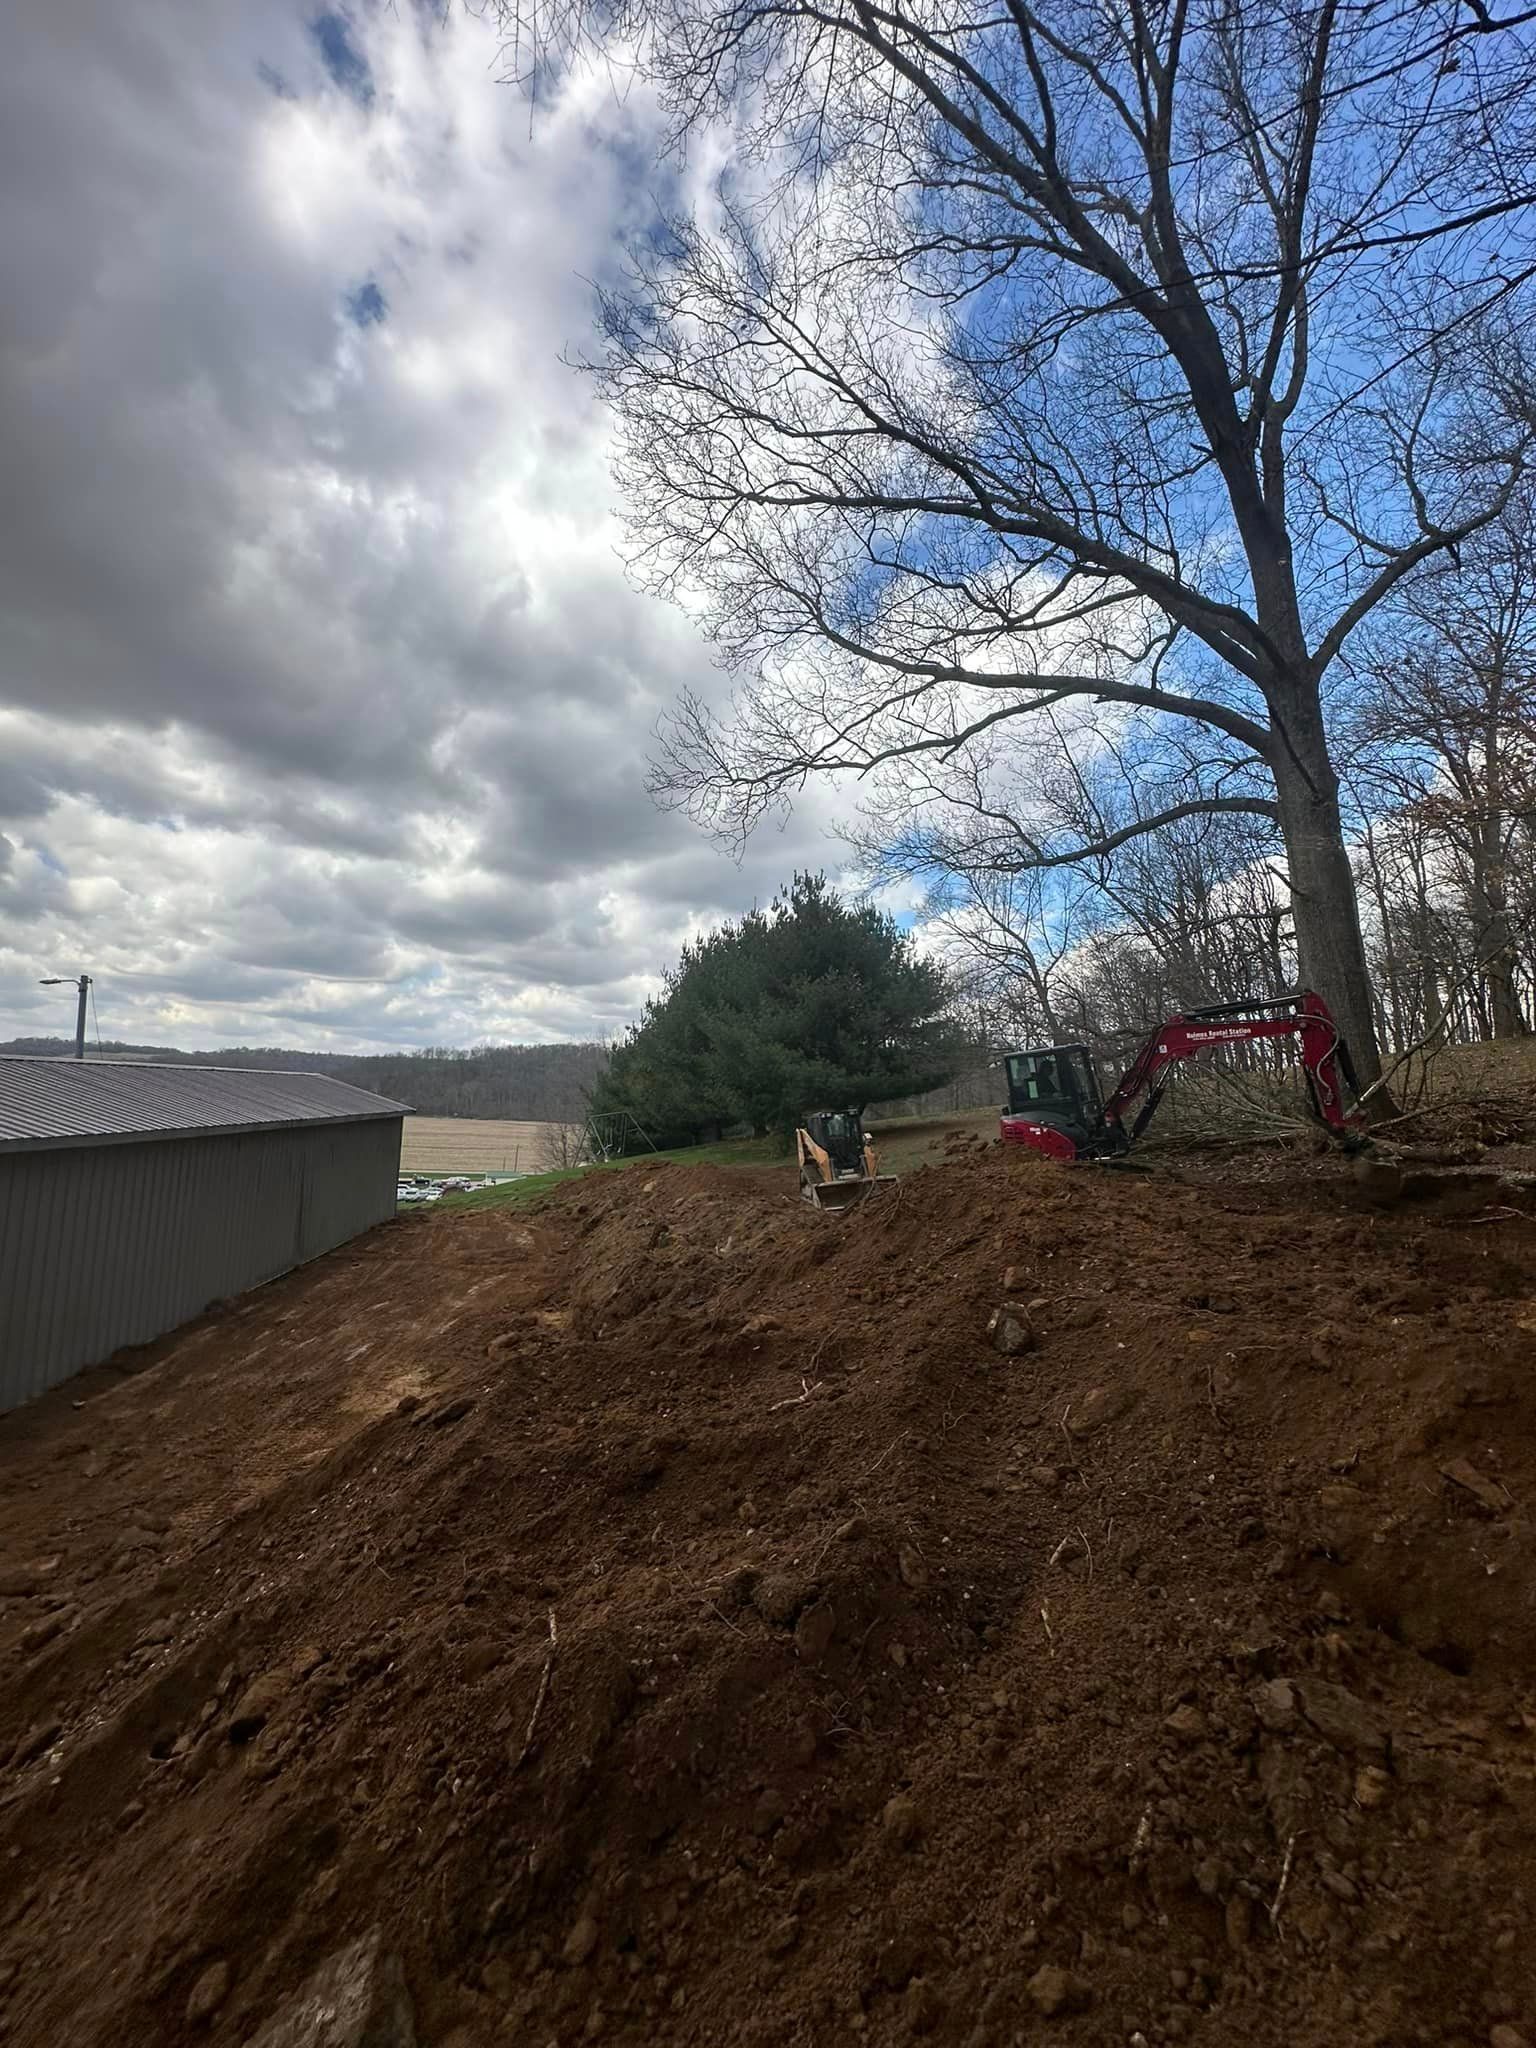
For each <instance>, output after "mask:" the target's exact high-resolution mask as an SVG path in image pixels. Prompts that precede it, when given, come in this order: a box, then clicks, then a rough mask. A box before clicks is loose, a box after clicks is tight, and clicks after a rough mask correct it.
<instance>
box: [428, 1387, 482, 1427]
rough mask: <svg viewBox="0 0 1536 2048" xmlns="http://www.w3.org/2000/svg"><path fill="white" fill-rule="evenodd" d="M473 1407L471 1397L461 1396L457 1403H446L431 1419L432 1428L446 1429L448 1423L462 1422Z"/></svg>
mask: <svg viewBox="0 0 1536 2048" xmlns="http://www.w3.org/2000/svg"><path fill="white" fill-rule="evenodd" d="M474 1405H475V1403H474V1397H473V1396H472V1395H470V1394H461V1395H460V1397H459V1399H458V1400H457V1401H449V1402H446V1403H445V1404H444V1406H443V1407H441V1408H439V1409H437V1410H436V1412H435V1413H434V1414H433V1417H432V1427H433V1428H434V1429H446V1428H447V1427H448V1425H449V1423H450V1422H462V1421H463V1420H464V1418H465V1416H466V1415H467V1414H468V1413H469V1411H470V1409H471V1408H473V1407H474Z"/></svg>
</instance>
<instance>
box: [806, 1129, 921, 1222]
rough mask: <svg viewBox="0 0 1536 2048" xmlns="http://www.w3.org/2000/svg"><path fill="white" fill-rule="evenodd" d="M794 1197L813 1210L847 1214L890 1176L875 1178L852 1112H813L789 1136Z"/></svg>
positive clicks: (869, 1150)
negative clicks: (794, 1161)
mask: <svg viewBox="0 0 1536 2048" xmlns="http://www.w3.org/2000/svg"><path fill="white" fill-rule="evenodd" d="M795 1150H796V1152H797V1153H798V1155H799V1159H800V1198H801V1200H802V1201H805V1202H809V1203H810V1204H811V1205H812V1206H813V1207H814V1208H817V1209H851V1208H852V1207H853V1205H854V1203H855V1202H862V1201H863V1200H864V1199H865V1197H866V1196H867V1195H872V1194H873V1193H874V1191H875V1189H876V1188H877V1187H881V1186H889V1184H890V1183H891V1182H892V1181H893V1180H895V1178H896V1176H895V1174H894V1173H881V1172H880V1170H879V1160H878V1159H877V1157H876V1155H875V1148H874V1146H873V1145H872V1144H871V1143H870V1142H869V1135H868V1133H867V1132H866V1131H865V1129H864V1120H863V1118H862V1117H861V1116H860V1115H859V1112H858V1111H857V1110H856V1109H818V1110H813V1111H812V1112H811V1113H810V1114H809V1115H808V1116H807V1117H806V1119H805V1121H804V1123H803V1124H802V1125H801V1126H800V1128H799V1130H798V1131H796V1133H795Z"/></svg>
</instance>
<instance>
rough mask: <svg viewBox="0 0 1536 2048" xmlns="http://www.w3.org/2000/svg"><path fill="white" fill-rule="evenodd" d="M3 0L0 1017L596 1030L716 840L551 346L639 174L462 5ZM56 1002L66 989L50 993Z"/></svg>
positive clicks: (589, 85) (179, 1032)
mask: <svg viewBox="0 0 1536 2048" xmlns="http://www.w3.org/2000/svg"><path fill="white" fill-rule="evenodd" d="M318 19H319V20H320V22H321V24H322V26H321V28H320V29H319V30H318V31H317V29H316V28H315V26H314V23H313V21H312V20H311V17H310V16H309V14H308V13H307V11H306V10H305V9H304V8H303V7H301V6H298V5H296V4H283V0H269V4H265V5H257V6H251V7H246V8H240V9H237V10H233V11H231V10H220V9H204V10H201V11H196V10H194V11H193V12H192V13H188V12H187V10H186V9H185V8H183V7H181V6H179V5H177V4H174V0H135V5H134V6H133V7H131V8H123V7H120V6H116V5H114V4H112V0H68V4H64V5H61V6H58V7H53V8H47V9H38V10H34V11H33V13H32V15H31V16H30V18H29V20H28V22H27V25H26V29H25V32H24V33H23V34H20V35H18V36H17V37H13V38H12V41H11V44H10V45H9V46H8V49H9V57H8V66H7V69H6V72H5V76H4V79H3V80H0V172H3V173H4V175H3V178H0V193H3V196H0V256H3V260H4V265H5V274H6V277H7V281H8V285H7V291H6V294H5V296H4V301H3V304H0V434H3V436H4V446H5V449H6V474H7V484H8V492H7V504H8V510H7V512H6V513H5V514H4V515H3V517H4V522H5V523H4V530H3V532H0V677H3V681H0V696H3V700H4V705H5V706H6V707H8V708H6V709H4V710H0V834H3V842H0V1035H5V1034H7V1033H9V1032H37V1031H42V1030H65V1029H67V1028H68V1024H69V1017H68V1015H67V1010H68V1005H67V1003H65V1002H61V1001H60V1000H59V995H60V992H59V991H56V990H42V989H39V988H38V987H37V986H36V983H37V979H38V977H39V975H41V974H44V973H57V974H70V973H74V972H77V971H79V970H80V969H86V970H88V971H90V972H91V973H93V974H94V975H96V976H97V978H98V994H99V1000H100V1010H101V1025H102V1030H103V1032H104V1034H106V1035H108V1036H121V1037H127V1038H131V1039H147V1040H153V1039H163V1040H168V1041H175V1040H180V1041H181V1042H183V1043H198V1044H210V1045H217V1044H221V1043H222V1044H229V1043H237V1042H243V1043H274V1044H289V1045H294V1044H310V1043H313V1044H324V1045H333V1046H340V1045H383V1044H398V1043H428V1042H430V1043H450V1042H463V1041H467V1040H473V1039H476V1038H483V1037H492V1036H494V1037H510V1038H521V1037H528V1038H542V1037H551V1036H563V1035H567V1034H572V1033H584V1032H587V1031H593V1030H599V1029H611V1028H614V1027H616V1026H618V1025H620V1024H622V1023H623V1022H624V1021H625V1020H626V1019H627V1017H628V1016H630V1015H631V1014H632V1013H633V1011H634V1010H635V1009H636V1007H637V1006H638V1004H639V1002H640V1000H641V999H642V998H643V995H644V993H645V991H646V989H647V988H648V986H650V985H651V980H652V978H653V976H654V974H655V971H656V969H657V967H658V966H659V965H660V964H662V963H663V962H665V961H666V960H667V959H668V958H669V957H670V956H671V955H672V953H673V952H675V950H676V947H677V945H678V944H679V943H680V941H681V940H682V938H683V937H684V936H686V935H687V934H688V933H689V932H691V931H693V930H696V929H698V928H700V927H701V926H702V925H704V924H706V923H708V922H709V921H711V920H712V919H713V918H715V917H718V916H720V915H722V914H726V913H729V912H731V911H733V910H736V909H739V908H741V907H743V906H744V905H745V904H747V903H748V902H750V901H752V900H753V899H754V898H757V899H762V898H765V897H766V896H767V895H768V894H770V893H771V891H772V888H773V886H774V884H775V883H776V882H777V881H778V880H779V879H782V878H784V877H786V876H787V875H788V873H789V871H790V869H791V868H792V867H793V866H795V865H796V864H797V863H798V864H801V865H804V864H807V863H811V864H816V865H821V864H827V865H832V864H833V861H834V860H835V856H836V849H835V848H834V847H833V846H832V845H831V844H830V843H829V842H827V841H826V840H825V838H824V837H823V836H822V834H821V832H820V830H819V828H818V823H817V817H818V815H819V816H821V817H825V816H826V815H828V812H827V800H820V801H818V803H817V804H816V805H815V806H814V807H813V808H812V810H811V811H808V812H802V814H801V815H800V817H799V818H798V819H797V820H796V822H795V824H794V825H793V827H792V828H791V832H790V833H789V834H788V835H786V836H784V837H777V836H774V835H769V836H768V837H766V838H765V839H764V840H763V842H762V843H761V844H760V845H758V846H755V847H754V848H753V850H752V852H751V855H750V857H749V861H748V863H747V865H746V866H745V867H744V868H741V869H738V868H736V867H735V866H733V865H732V864H731V863H730V862H728V861H726V860H725V859H724V858H723V857H721V856H718V855H717V854H715V853H714V852H713V851H712V850H711V849H710V848H709V847H708V846H707V844H706V843H705V842H704V841H703V840H701V839H700V838H699V837H698V835H697V834H695V833H694V832H693V831H692V830H691V828H689V827H688V826H687V825H686V824H685V823H684V821H682V820H681V819H679V818H676V817H668V816H662V815H660V814H658V813H657V812H656V811H655V810H654V809H653V808H652V807H651V805H650V803H649V801H648V799H647V798H646V796H645V794H644V791H643V788H642V778H643V772H644V755H645V751H646V747H647V742H648V736H649V733H650V730H651V728H652V726H653V724H654V722H655V719H656V717H657V715H658V713H659V712H660V710H661V709H662V708H663V707H664V705H665V704H667V703H668V702H669V701H670V700H671V698H672V697H673V695H674V694H675V692H676V691H677V689H678V688H679V686H680V685H682V684H683V683H685V682H689V683H692V684H693V685H694V686H695V687H701V688H705V689H708V690H711V691H713V690H716V689H718V687H719V682H718V678H716V677H715V676H714V675H713V673H712V671H711V670H710V668H709V664H708V660H707V656H706V653H705V651H704V649H703V648H702V646H701V644H700V642H699V640H698V638H697V636H696V634H695V632H694V629H693V627H692V626H691V624H690V623H689V621H688V620H687V619H686V618H685V617H684V616H683V615H682V614H681V613H679V612H674V611H669V610H666V609H665V608H663V607H661V606H658V605H656V604H654V603H652V602H650V601H648V600H644V599H642V598H641V597H639V596H638V595H637V594H636V593H635V592H634V591H632V590H631V589H630V588H629V587H628V585H627V584H626V582H625V579H624V576H623V572H622V570H621V567H620V565H619V562H618V559H617V553H616V548H617V531H616V526H615V522H614V519H613V517H612V513H611V504H612V499H613V487H612V484H611V481H610V477H609V471H608V437H607V426H606V422H605V420H604V419H603V417H602V415H601V413H600V412H599V410H598V409H597V407H596V404H595V401H594V399H593V397H592V395H591V393H590V392H589V390H588V389H587V387H586V385H585V384H584V383H583V381H582V380H581V379H580V378H579V377H578V376H577V375H575V374H574V373H573V372H572V371H571V370H570V369H568V368H567V367H566V366H565V364H564V363H563V362H562V361H561V352H562V350H565V349H569V348H572V347H580V346H581V345H582V343H583V341H584V339H585V337H586V334H587V332H588V329H589V325H590V318H591V307H590V280H592V279H593V278H597V277H601V276H602V275H603V274H604V272H605V271H606V270H608V269H609V267H610V266H611V265H612V263H613V261H614V259H615V255H616V251H617V246H618V237H619V236H620V235H621V234H622V233H624V232H625V231H627V230H629V229H632V228H634V227H635V226H636V225H637V224H643V223H644V221H645V220H646V219H647V218H648V217H649V210H650V208H651V207H652V205H653V203H654V191H655V188H656V187H657V185H658V184H659V182H660V180H661V178H662V176H663V173H662V172H660V171H659V170H657V169H656V168H655V166H654V143H655V127H654V116H653V110H652V109H651V107H650V106H649V104H648V102H647V101H646V99H645V97H644V95H643V94H632V95H630V96H629V97H628V98H627V99H626V100H625V101H624V102H623V103H622V104H621V103H620V101H619V99H618V98H617V96H616V95H615V92H614V90H613V86H612V84H611V82H610V80H609V79H608V77H607V76H606V75H605V74H601V73H595V72H594V73H593V74H591V75H587V76H582V77H579V78H576V79H574V80H572V81H570V82H569V84H568V85H567V87H566V89H565V90H564V91H563V93H562V94H561V95H560V96H559V98H558V99H557V100H556V101H555V102H554V103H553V104H548V105H546V106H545V107H544V109H543V110H542V112H541V113H540V115H539V117H538V119H537V121H536V122H535V123H534V124H533V125H532V127H531V128H530V123H529V119H528V112H527V108H526V105H525V104H524V103H523V102H522V101H520V100H519V99H518V98H517V97H516V96H515V95H514V94H513V93H512V92H511V91H510V90H509V89H508V88H506V87H504V86H498V85H497V84H496V83H495V77H496V68H495V63H494V59H495V47H494V43H493V41H492V39H491V37H490V34H489V32H488V31H487V30H485V29H484V28H483V27H482V26H481V25H480V24H478V23H476V22H475V21H473V20H472V19H470V18H469V17H467V16H465V15H461V14H452V15H450V17H449V18H448V19H447V20H446V22H440V21H438V20H436V19H435V18H433V17H432V16H431V15H429V14H428V12H427V11H425V10H417V9H412V8H399V9H384V8H379V9H376V10H369V11H367V12H366V13H364V12H361V11H359V12H358V13H356V14H354V15H352V16H350V17H349V18H348V20H347V22H346V24H345V25H343V24H342V23H341V22H340V19H339V18H338V17H334V16H325V17H319V18H318ZM66 993H67V992H66Z"/></svg>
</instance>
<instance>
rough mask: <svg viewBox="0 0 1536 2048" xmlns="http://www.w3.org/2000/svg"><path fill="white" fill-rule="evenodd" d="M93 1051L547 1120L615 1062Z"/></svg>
mask: <svg viewBox="0 0 1536 2048" xmlns="http://www.w3.org/2000/svg"><path fill="white" fill-rule="evenodd" d="M73 1050H74V1041H73V1039H64V1038H13V1039H12V1040H11V1041H10V1043H9V1044H7V1045H4V1046H0V1052H12V1053H40V1054H46V1055H52V1056H60V1055H64V1054H68V1053H71V1052H73ZM89 1051H90V1053H91V1056H92V1057H93V1058H96V1057H100V1058H103V1059H119V1060H155V1061H159V1062H161V1063H162V1064H167V1065H178V1066H191V1067H267V1068H278V1069H280V1070H281V1071H283V1072H285V1073H320V1074H334V1075H335V1076H336V1077H337V1079H338V1080H342V1081H350V1082H352V1084H353V1085H354V1086H355V1087H358V1088H371V1089H372V1090H373V1091H374V1093H375V1094H378V1095H388V1096H391V1097H392V1098H393V1099H394V1100H395V1101H397V1102H406V1103H409V1104H410V1106H411V1108H412V1109H414V1110H416V1111H417V1112H418V1113H419V1114H420V1115H422V1116H466V1117H516V1118H526V1119H529V1120H531V1121H535V1122H540V1123H546V1122H548V1123H554V1122H562V1123H563V1122H569V1121H573V1120H576V1121H579V1120H581V1119H582V1118H584V1117H585V1115H586V1103H587V1096H588V1093H589V1091H590V1090H591V1089H592V1087H593V1086H594V1085H595V1083H596V1082H597V1080H598V1077H599V1076H600V1075H601V1074H602V1072H603V1070H604V1068H605V1067H606V1065H607V1062H608V1048H607V1046H606V1045H603V1044H600V1043H598V1042H597V1041H595V1040H583V1041H579V1042H571V1043H562V1044H556V1045H477V1046H471V1047H469V1048H467V1049H464V1050H459V1049H456V1048H454V1047H451V1046H424V1047H423V1048H422V1049H421V1050H419V1051H416V1052H397V1053H338V1052H294V1051H291V1050H290V1049H289V1048H287V1047H283V1046H233V1047H228V1048H221V1049H220V1050H219V1051H217V1052H183V1051H182V1050H181V1049H180V1048H179V1047H176V1046H165V1045H128V1044H125V1043H124V1042H123V1041H122V1040H121V1039H110V1040H105V1041H103V1043H102V1044H101V1045H100V1046H99V1047H96V1046H92V1047H90V1048H89Z"/></svg>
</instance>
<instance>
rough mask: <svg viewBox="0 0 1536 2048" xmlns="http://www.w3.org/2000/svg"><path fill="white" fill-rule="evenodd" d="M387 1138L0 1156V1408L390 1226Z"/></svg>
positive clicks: (303, 1138)
mask: <svg viewBox="0 0 1536 2048" xmlns="http://www.w3.org/2000/svg"><path fill="white" fill-rule="evenodd" d="M400 1130H401V1124H400V1119H399V1118H398V1117H391V1118H384V1119H379V1118H375V1119H371V1120H369V1121H367V1122H364V1123H355V1124H326V1125H322V1126H319V1127H317V1128H312V1129H305V1128H303V1127H298V1128H290V1129H288V1130H281V1131H254V1132H244V1133H237V1134H235V1135H233V1136H229V1137H217V1138H202V1137H198V1138H175V1139H168V1140H167V1139H161V1140H156V1141H154V1142H150V1143H146V1144H122V1143H118V1144H108V1145H101V1146H95V1147H92V1146H80V1147H74V1148H70V1149H67V1150H61V1151H43V1152H25V1153H16V1154H12V1155H10V1156H7V1157H0V1411H3V1410H4V1409H7V1408H13V1407H15V1406H16V1404H17V1403H18V1402H20V1401H25V1400H28V1399H29V1398H30V1397H31V1396H32V1395H34V1394H38V1393H41V1392H42V1391H43V1389H44V1388H45V1387H51V1386H53V1385H55V1384H56V1383H57V1382H58V1381H59V1380H62V1379H67V1378H68V1377H69V1375H70V1374H71V1373H73V1372H78V1371H79V1370H80V1368H81V1367H82V1366H86V1365H94V1364H97V1363H99V1361H101V1360H102V1359H104V1358H109V1357H110V1356H111V1354H112V1353H113V1352H114V1351H116V1350H117V1349H118V1348H119V1346H121V1345H124V1344H144V1343H147V1342H149V1340H150V1339H151V1338H154V1337H159V1336H162V1335H163V1334H164V1333H165V1332H166V1331H167V1330H173V1329H175V1328H176V1326H177V1325H178V1324H179V1323H184V1322H187V1321H188V1320H189V1319H190V1318H191V1317H193V1316H195V1315H198V1314H200V1313H201V1311H202V1310H203V1309H205V1308H206V1307H207V1306H208V1304H209V1302H211V1301H218V1300H221V1299H223V1298H224V1297H225V1296H228V1295H233V1294H241V1293H243V1292H244V1291H245V1290H246V1288H248V1287H256V1286H259V1285H260V1284H261V1282H262V1281H264V1280H271V1279H273V1278H275V1277H276V1275H277V1274H279V1273H285V1272H287V1271H288V1270H289V1268H290V1267H293V1266H300V1265H303V1264H304V1262H305V1261H306V1260H308V1259H313V1258H318V1256H319V1255H320V1253H322V1252H327V1251H330V1250H331V1249H332V1248H333V1247H334V1246H336V1245H339V1244H344V1243H345V1242H346V1241H347V1239H348V1238H350V1237H356V1236H357V1235H358V1233H359V1232H360V1231H364V1230H367V1229H369V1228H371V1226H372V1225H373V1224H375V1223H382V1222H383V1221H385V1219H386V1218H388V1217H390V1216H393V1215H394V1213H395V1185H396V1180H397V1176H398V1174H399V1167H400Z"/></svg>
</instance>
